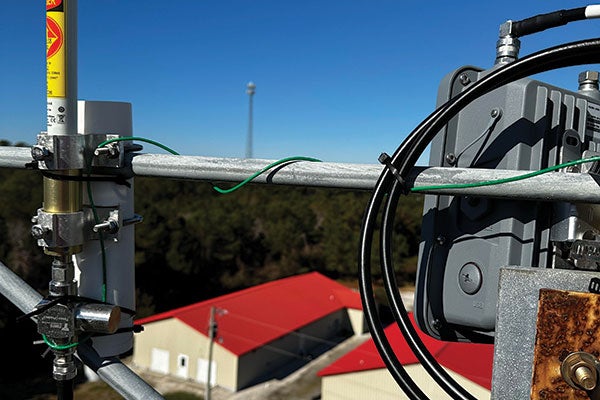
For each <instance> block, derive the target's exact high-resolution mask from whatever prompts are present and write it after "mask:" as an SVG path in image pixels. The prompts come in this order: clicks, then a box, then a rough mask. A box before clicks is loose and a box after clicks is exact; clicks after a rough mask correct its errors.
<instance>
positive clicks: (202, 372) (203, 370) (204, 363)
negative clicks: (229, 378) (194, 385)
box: [196, 358, 217, 386]
mask: <svg viewBox="0 0 600 400" xmlns="http://www.w3.org/2000/svg"><path fill="white" fill-rule="evenodd" d="M197 371H198V374H197V375H196V380H197V381H198V382H200V383H206V375H207V374H208V360H206V359H204V358H199V359H198V370H197ZM216 382H217V363H216V362H214V361H213V362H211V363H210V385H211V386H214V385H215V384H216Z"/></svg>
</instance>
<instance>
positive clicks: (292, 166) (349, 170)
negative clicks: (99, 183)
mask: <svg viewBox="0 0 600 400" xmlns="http://www.w3.org/2000/svg"><path fill="white" fill-rule="evenodd" d="M271 162H273V160H258V159H236V158H212V157H192V156H172V155H159V154H140V155H137V156H135V157H134V158H133V161H132V166H133V172H134V173H135V174H136V175H138V176H153V177H162V178H174V179H193V180H201V181H209V182H240V181H242V180H244V179H246V178H247V177H248V176H250V175H252V174H253V173H254V172H256V171H258V170H260V169H262V168H263V167H265V166H266V165H268V164H270V163H271ZM382 168H383V167H382V166H381V165H377V164H342V163H329V162H322V163H318V162H307V161H299V162H292V163H289V164H286V165H284V166H279V167H275V168H274V169H273V170H271V171H269V172H267V173H265V174H263V175H260V176H258V177H256V178H255V179H254V180H253V181H252V182H255V183H272V184H280V185H294V186H317V187H318V186H320V187H329V188H345V189H363V190H370V189H372V188H373V187H374V185H375V182H376V181H377V178H378V177H379V175H380V174H381V171H382ZM526 172H528V171H511V170H492V169H476V168H440V167H429V168H426V167H417V168H415V169H414V170H413V172H412V174H411V176H410V177H409V178H408V182H407V183H408V185H409V186H414V187H423V186H433V185H442V184H448V183H452V184H463V183H465V184H468V183H476V182H482V181H488V180H495V179H503V178H509V177H513V176H516V175H521V174H524V173H526ZM422 193H429V194H447V195H463V196H464V195H471V196H482V197H496V198H511V199H523V200H527V199H529V200H541V201H574V202H586V203H600V190H599V187H598V183H597V182H596V180H595V179H594V177H593V176H592V175H589V174H579V173H568V174H567V173H562V172H558V173H548V174H544V175H540V176H536V177H533V178H529V179H526V180H522V181H517V182H511V183H505V184H501V185H495V186H483V187H478V188H465V189H444V190H439V189H431V190H427V191H423V192H422Z"/></svg>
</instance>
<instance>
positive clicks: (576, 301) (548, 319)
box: [531, 289, 600, 400]
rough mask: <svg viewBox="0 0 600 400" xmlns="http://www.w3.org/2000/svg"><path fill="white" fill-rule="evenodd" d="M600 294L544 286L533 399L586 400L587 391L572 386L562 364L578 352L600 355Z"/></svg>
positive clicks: (535, 361) (539, 306)
mask: <svg viewBox="0 0 600 400" xmlns="http://www.w3.org/2000/svg"><path fill="white" fill-rule="evenodd" d="M599 317H600V296H598V295H596V294H592V293H581V292H567V291H562V290H550V289H541V290H540V299H539V303H538V317H537V334H536V338H535V349H534V357H533V378H532V385H531V399H535V400H538V399H539V400H579V399H581V400H584V399H589V397H588V395H587V393H586V392H585V391H583V390H577V389H574V388H572V387H571V386H569V385H568V384H567V383H566V382H565V381H564V380H563V378H562V376H561V374H560V364H561V362H562V361H563V360H564V359H565V357H566V356H567V355H569V354H570V353H572V352H574V351H585V352H587V353H590V354H592V355H594V356H595V357H598V356H599V355H600V332H598V327H599V326H600V318H599Z"/></svg>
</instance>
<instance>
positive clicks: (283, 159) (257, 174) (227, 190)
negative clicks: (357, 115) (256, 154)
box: [213, 156, 321, 194]
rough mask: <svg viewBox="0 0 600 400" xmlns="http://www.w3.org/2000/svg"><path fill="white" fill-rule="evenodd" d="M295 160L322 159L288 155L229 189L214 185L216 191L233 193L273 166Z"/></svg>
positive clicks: (311, 160)
mask: <svg viewBox="0 0 600 400" xmlns="http://www.w3.org/2000/svg"><path fill="white" fill-rule="evenodd" d="M293 161H310V162H321V160H319V159H316V158H312V157H303V156H292V157H286V158H282V159H281V160H278V161H275V162H272V163H271V164H269V165H267V166H266V167H264V168H263V169H261V170H260V171H257V172H255V173H254V174H252V175H250V176H249V177H248V178H246V179H244V180H243V181H241V182H240V183H238V184H237V185H235V186H233V187H231V188H229V189H221V188H220V187H218V186H213V189H214V190H215V191H217V192H219V193H221V194H228V193H231V192H235V191H236V190H238V189H240V188H241V187H242V186H245V185H247V184H248V183H250V182H251V181H252V180H253V179H254V178H256V177H257V176H259V175H262V174H264V173H265V172H267V171H268V170H270V169H271V168H274V167H276V166H278V165H281V164H285V163H289V162H293Z"/></svg>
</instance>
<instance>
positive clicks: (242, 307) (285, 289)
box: [136, 272, 362, 355]
mask: <svg viewBox="0 0 600 400" xmlns="http://www.w3.org/2000/svg"><path fill="white" fill-rule="evenodd" d="M211 307H216V308H217V310H221V311H220V312H218V313H217V317H216V321H217V324H218V334H217V342H218V343H219V345H221V346H223V347H224V348H226V349H228V350H229V351H231V352H232V353H234V354H237V355H242V354H244V353H247V352H249V351H251V350H254V349H256V348H258V347H261V346H262V345H264V344H266V343H269V342H271V341H273V340H275V339H277V338H279V337H281V336H284V335H286V334H288V333H290V332H293V331H295V330H297V329H299V328H301V327H303V326H305V325H307V324H309V323H311V322H314V321H316V320H318V319H320V318H322V317H324V316H326V315H329V314H331V313H333V312H335V311H338V310H341V309H344V308H355V309H362V306H361V303H360V296H359V294H358V292H355V291H353V290H351V289H348V288H346V287H345V286H343V285H341V284H339V283H337V282H335V281H333V280H331V279H329V278H327V277H325V276H323V275H321V274H319V273H317V272H312V273H308V274H304V275H298V276H293V277H290V278H284V279H280V280H277V281H273V282H269V283H265V284H262V285H258V286H254V287H251V288H249V289H245V290H241V291H239V292H235V293H231V294H228V295H224V296H220V297H216V298H214V299H210V300H206V301H203V302H200V303H196V304H192V305H189V306H186V307H182V308H178V309H175V310H171V311H167V312H163V313H160V314H156V315H153V316H150V317H147V318H143V319H140V320H138V321H136V323H138V324H149V323H152V322H154V321H160V320H164V319H167V318H177V319H179V320H181V321H182V322H184V323H186V324H187V325H189V326H191V327H192V328H194V329H196V330H197V331H198V332H200V333H202V334H204V335H206V334H207V330H208V320H209V315H210V309H211Z"/></svg>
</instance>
